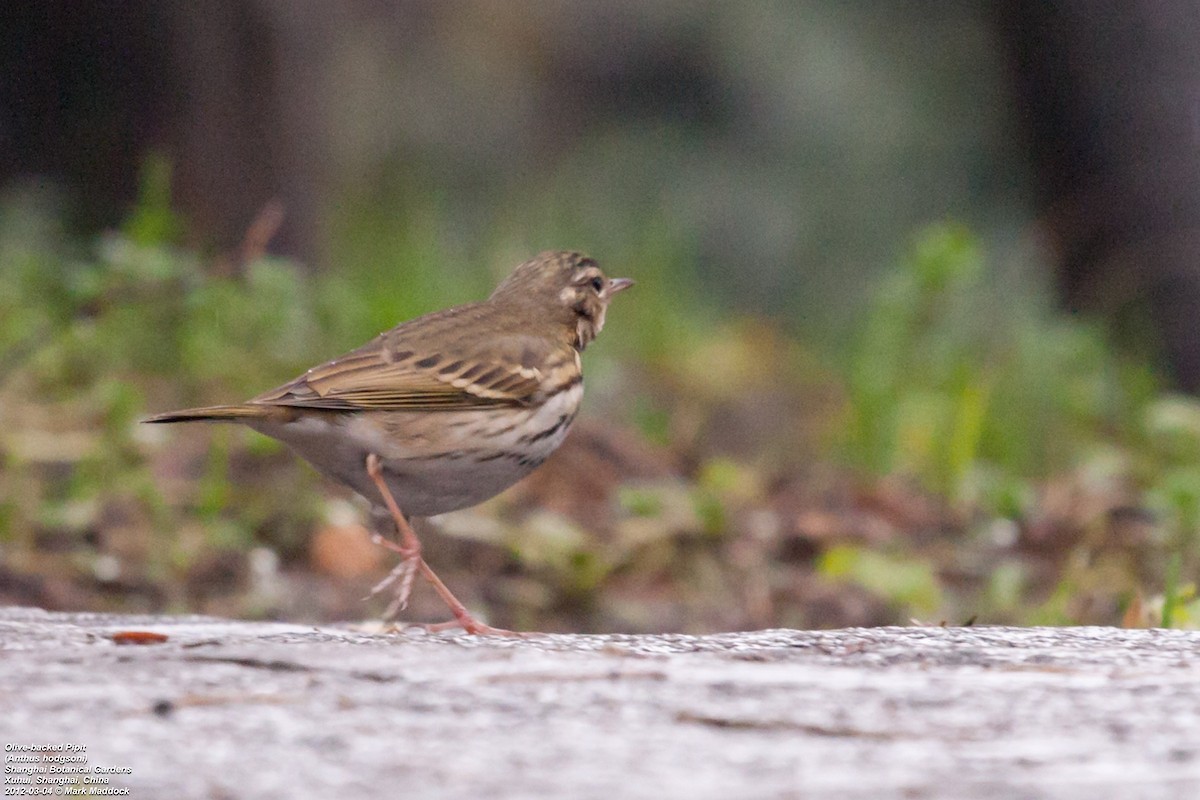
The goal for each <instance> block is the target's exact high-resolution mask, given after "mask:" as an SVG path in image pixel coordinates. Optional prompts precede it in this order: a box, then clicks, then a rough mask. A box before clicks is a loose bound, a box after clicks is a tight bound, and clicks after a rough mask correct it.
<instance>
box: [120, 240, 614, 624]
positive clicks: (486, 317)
mask: <svg viewBox="0 0 1200 800" xmlns="http://www.w3.org/2000/svg"><path fill="white" fill-rule="evenodd" d="M632 285H633V281H632V280H630V279H629V278H609V277H607V276H606V275H605V274H604V272H603V271H602V270H601V269H600V266H599V264H597V262H596V261H595V260H594V259H592V258H590V257H588V256H586V255H584V254H582V253H578V252H567V251H553V252H552V251H547V252H544V253H541V254H539V255H537V256H535V257H533V258H531V259H529V260H527V261H525V262H523V263H521V264H519V265H518V266H517V267H516V268H515V269H514V270H513V271H512V273H511V274H510V275H509V276H508V277H507V278H505V279H504V280H503V281H501V282H500V284H499V285H498V286H496V288H495V290H494V291H493V292H492V293H491V295H490V296H489V297H488V298H487V299H486V300H483V301H479V302H474V303H467V304H465V305H460V306H455V307H452V308H448V309H445V310H442V311H435V312H433V313H430V314H426V315H424V316H420V317H417V318H415V319H411V320H409V321H407V322H402V323H400V324H399V325H397V326H396V327H394V328H392V329H391V330H388V331H385V332H383V333H381V334H379V335H378V336H377V337H375V338H374V339H372V340H371V341H369V342H367V343H366V344H364V345H363V346H362V347H359V348H357V349H355V350H351V351H350V352H348V353H346V354H344V355H341V356H338V357H337V358H334V359H332V360H331V361H327V362H325V363H323V364H320V365H318V366H315V367H313V368H311V369H309V370H308V371H306V372H305V373H304V374H303V375H300V376H299V377H297V378H295V379H293V380H290V381H288V382H287V383H285V384H283V385H282V386H279V387H277V388H275V389H271V390H270V391H267V392H264V393H263V394H260V395H258V396H257V397H254V398H252V399H250V400H247V401H246V402H244V403H237V404H232V405H217V406H208V407H204V408H189V409H182V410H178V411H169V412H166V413H162V414H157V415H155V416H152V417H149V418H148V419H145V420H143V422H147V423H172V422H212V421H216V422H235V423H241V424H243V425H246V426H247V427H249V428H252V429H253V430H256V431H258V432H259V433H262V434H265V435H267V436H270V437H272V438H274V439H278V440H279V441H281V442H283V443H284V444H286V445H288V446H289V447H290V448H291V449H292V450H293V451H294V452H295V453H296V454H297V455H299V456H300V457H301V458H303V459H304V460H306V461H308V462H309V463H310V464H312V466H313V467H315V468H316V470H317V471H318V472H320V473H321V474H323V475H325V476H326V477H328V478H330V479H332V480H334V481H336V482H339V483H342V484H344V485H346V486H349V487H350V488H351V489H353V490H354V491H355V492H357V493H358V494H360V495H362V496H363V497H364V498H366V500H367V501H368V502H369V504H370V507H371V511H370V518H371V526H372V529H373V531H374V532H373V534H372V538H373V539H374V541H375V542H376V543H378V544H380V545H382V546H384V547H387V548H388V549H390V550H393V551H395V552H396V553H398V554H399V556H400V561H399V563H398V564H397V566H396V568H395V569H394V570H392V572H391V574H389V575H388V577H387V578H385V579H384V580H383V581H381V582H380V583H379V584H378V585H377V586H376V587H375V588H374V589H373V590H372V594H374V593H376V592H379V591H381V590H383V589H384V588H387V587H388V586H391V587H392V588H393V589H394V592H395V599H394V600H393V602H392V604H391V606H389V609H388V612H387V616H391V615H393V614H394V613H395V612H396V611H398V610H400V609H403V608H404V607H406V605H407V602H408V597H409V593H410V591H411V588H412V584H413V580H414V577H415V576H416V575H417V574H420V575H422V576H423V577H424V578H425V579H426V580H427V581H428V582H429V583H430V584H431V585H432V586H433V588H434V589H435V590H436V591H437V593H438V595H439V596H440V597H441V598H442V600H443V601H444V602H445V603H446V605H447V606H448V607H449V609H450V611H451V613H452V614H453V617H454V619H453V620H452V621H449V622H445V623H438V624H436V625H428V626H426V627H427V628H429V629H432V630H443V629H449V628H453V627H461V628H462V629H463V630H464V631H466V632H467V633H468V634H507V633H511V632H510V631H505V630H502V629H500V628H494V627H492V626H490V625H487V624H485V623H483V622H481V621H480V620H478V619H477V618H475V617H474V616H473V615H471V613H470V612H469V611H468V610H467V609H466V607H465V606H464V605H463V604H462V603H461V602H460V601H459V600H458V599H457V598H456V597H455V596H454V594H453V593H452V592H451V591H450V590H449V589H448V588H447V587H446V585H445V584H444V583H443V582H442V581H441V579H440V578H438V576H437V575H436V573H434V571H433V570H432V569H431V568H430V567H429V565H428V564H427V563H426V562H425V560H424V558H423V557H422V555H421V543H420V540H419V539H418V538H417V536H416V534H415V533H414V532H413V530H412V526H411V525H410V523H409V520H410V518H412V517H431V516H436V515H438V514H444V513H446V512H449V511H456V510H458V509H462V508H467V507H470V506H473V505H476V504H478V503H481V502H483V501H484V500H487V499H488V498H490V497H492V496H494V495H496V494H499V493H500V492H502V491H503V490H504V489H507V488H508V487H509V486H511V485H513V484H514V483H516V482H517V481H519V480H520V479H521V478H523V477H525V476H526V475H528V474H529V473H530V472H532V471H533V470H534V469H536V468H537V467H538V466H540V465H541V464H542V462H544V461H545V460H546V458H548V457H549V456H550V454H551V453H552V452H554V450H555V449H557V448H558V446H559V445H560V444H562V442H563V440H564V438H565V437H566V435H567V432H568V431H569V430H570V428H571V424H572V423H573V422H574V421H575V417H576V415H577V414H578V412H579V407H580V403H581V402H582V399H583V369H582V363H581V361H580V353H581V352H582V351H583V350H584V348H586V347H587V346H588V344H590V343H591V342H592V341H593V340H594V339H595V338H596V335H597V334H599V333H600V331H601V329H602V328H603V327H604V321H605V315H606V312H607V310H608V306H609V303H610V301H611V300H612V298H613V297H614V296H615V295H616V294H617V293H619V292H622V291H624V290H625V289H628V288H629V287H630V286H632ZM397 538H398V541H395V539H397Z"/></svg>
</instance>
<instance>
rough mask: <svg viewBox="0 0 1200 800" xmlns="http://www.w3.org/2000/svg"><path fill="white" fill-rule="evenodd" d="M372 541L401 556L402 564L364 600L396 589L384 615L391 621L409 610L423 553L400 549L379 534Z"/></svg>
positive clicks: (374, 535) (373, 536) (404, 548)
mask: <svg viewBox="0 0 1200 800" xmlns="http://www.w3.org/2000/svg"><path fill="white" fill-rule="evenodd" d="M371 541H373V542H374V543H375V544H377V545H380V546H381V547H386V548H387V549H389V550H391V551H393V552H396V553H399V554H400V555H401V559H400V563H399V564H397V565H396V566H395V567H393V568H392V571H391V572H389V573H388V574H387V575H386V576H385V577H384V579H383V580H381V581H380V582H379V583H377V584H375V585H374V586H373V587H372V588H371V592H370V594H368V595H367V596H366V597H364V598H363V599H364V600H369V599H371V598H372V597H374V596H375V595H377V594H379V593H380V592H383V591H385V590H387V589H388V588H394V591H395V594H394V595H393V597H392V601H391V602H390V603H389V604H388V607H387V610H386V611H385V612H384V614H383V618H384V619H391V618H392V617H394V616H395V615H396V614H397V613H398V612H400V611H403V610H404V609H406V608H408V598H409V596H410V595H411V594H412V587H413V580H414V579H415V578H416V577H417V572H419V571H420V569H421V563H422V561H421V553H420V551H417V552H415V553H414V552H413V551H412V550H410V549H409V548H407V547H400V546H398V545H396V544H395V543H394V542H390V541H388V540H387V539H385V538H383V537H382V536H380V535H379V534H377V533H376V534H372V536H371Z"/></svg>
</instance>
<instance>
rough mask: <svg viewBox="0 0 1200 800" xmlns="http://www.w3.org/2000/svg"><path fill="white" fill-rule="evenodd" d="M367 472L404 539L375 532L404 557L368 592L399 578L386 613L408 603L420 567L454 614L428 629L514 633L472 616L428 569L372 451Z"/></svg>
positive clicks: (379, 540)
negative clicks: (393, 596)
mask: <svg viewBox="0 0 1200 800" xmlns="http://www.w3.org/2000/svg"><path fill="white" fill-rule="evenodd" d="M367 475H368V476H369V477H370V478H371V480H372V481H373V482H374V483H375V486H376V488H378V489H379V494H380V496H381V497H382V498H383V503H384V505H385V506H386V507H387V510H388V513H389V514H391V515H392V519H393V520H394V521H395V523H396V530H397V531H398V532H399V533H400V538H401V540H402V541H403V545H398V544H395V543H394V542H389V541H388V540H387V539H384V538H383V537H382V536H379V535H378V534H376V535H375V536H376V541H377V542H378V543H379V544H382V545H383V546H384V547H387V548H388V549H389V550H393V551H395V552H397V553H399V554H400V556H401V558H402V559H403V560H402V561H401V562H400V563H399V564H398V565H397V566H396V568H395V569H394V570H392V572H391V574H389V575H388V576H387V577H386V578H384V579H383V580H382V581H381V582H380V583H379V584H378V585H376V587H375V588H374V589H373V590H372V591H371V594H375V593H377V592H379V591H382V590H383V589H385V588H387V587H388V586H390V585H392V584H394V583H396V582H397V581H399V582H400V586H399V588H398V589H397V591H396V599H395V600H393V601H392V604H391V605H390V606H389V607H388V616H391V614H393V613H395V612H396V611H398V610H400V609H402V608H404V606H405V605H407V603H408V595H409V593H410V592H411V591H412V581H413V576H414V575H415V574H416V573H417V572H418V571H419V572H420V573H421V575H422V576H423V577H424V578H425V580H427V581H429V583H430V585H432V586H433V588H434V590H435V591H436V592H437V593H438V596H439V597H441V598H442V602H444V603H445V604H446V605H447V606H449V608H450V613H452V614H453V615H454V621H453V622H446V623H440V624H438V625H430V626H427V629H428V630H443V629H445V628H447V627H453V626H456V625H457V626H459V627H461V628H462V629H463V630H464V631H466V632H467V633H475V634H506V635H514V634H513V632H512V631H506V630H504V629H503V628H493V627H492V626H491V625H486V624H484V623H482V622H480V621H479V620H477V619H475V618H474V617H473V616H471V613H470V612H469V611H467V607H466V606H464V605H463V604H462V603H461V602H460V601H459V599H458V598H457V597H455V596H454V593H453V592H451V591H450V589H449V588H448V587H447V586H446V584H444V583H442V579H441V578H439V577H438V576H437V574H436V573H435V572H434V571H433V570H432V569H430V567H429V565H428V564H426V563H425V559H423V558H421V540H420V539H418V538H417V535H416V534H415V533H413V529H412V527H411V526H410V525H409V524H408V520H406V519H405V518H404V514H402V513H400V506H398V505H397V504H396V498H395V497H393V496H392V491H391V489H389V488H388V485H387V483H386V482H385V481H384V480H383V469H382V467H381V466H380V463H379V456H377V455H375V454H374V453H371V454H370V455H368V456H367Z"/></svg>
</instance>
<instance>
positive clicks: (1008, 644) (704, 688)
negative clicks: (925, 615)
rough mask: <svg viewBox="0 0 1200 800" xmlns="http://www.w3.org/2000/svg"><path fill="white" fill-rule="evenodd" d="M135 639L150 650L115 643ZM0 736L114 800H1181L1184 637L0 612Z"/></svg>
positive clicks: (1190, 742) (1190, 751)
mask: <svg viewBox="0 0 1200 800" xmlns="http://www.w3.org/2000/svg"><path fill="white" fill-rule="evenodd" d="M147 630H148V631H157V632H161V633H165V634H167V635H168V636H169V639H168V641H167V642H166V643H163V644H155V645H124V646H118V645H117V644H115V643H114V642H113V640H112V634H113V633H115V632H120V631H147ZM0 739H2V740H3V742H4V744H5V745H9V744H33V745H38V746H41V745H46V744H68V743H70V744H80V745H84V746H86V764H87V766H88V767H89V768H94V767H97V766H102V767H105V766H116V767H125V768H128V769H129V770H130V771H131V772H130V774H124V775H114V776H111V777H110V781H111V782H110V784H109V786H110V787H122V786H123V787H128V789H129V793H128V795H127V796H129V797H136V798H161V797H171V798H285V797H286V798H309V797H334V796H338V797H371V796H379V797H461V798H484V797H487V798H491V797H535V796H559V797H572V798H601V797H604V798H608V797H646V798H650V797H655V798H658V797H688V798H693V797H695V798H706V797H722V798H728V797H737V798H742V797H795V798H814V797H837V798H884V797H904V798H926V797H928V798H961V797H987V798H1042V797H1047V798H1074V797H1078V798H1089V799H1090V798H1095V797H1106V798H1110V797H1130V798H1157V797H1162V798H1183V797H1195V796H1200V633H1194V632H1184V631H1164V630H1152V631H1142V630H1118V629H1109V628H1065V629H1050V628H1032V629H1020V628H987V627H978V628H916V627H914V628H880V629H870V630H866V629H864V630H840V631H817V632H804V631H790V630H773V631H760V632H756V633H736V634H723V635H716V636H701V637H692V636H563V635H553V636H552V635H546V636H538V637H534V638H529V639H498V638H489V639H476V638H467V637H462V636H451V635H429V634H423V633H421V634H418V633H413V634H402V635H388V636H383V635H379V636H376V635H367V634H363V633H356V632H354V631H351V630H348V629H341V628H313V627H306V626H298V625H280V624H261V623H244V622H232V621H225V620H219V619H211V618H203V617H117V616H105V615H92V614H87V615H85V614H73V615H68V614H49V613H46V612H43V611H38V610H33V609H21V608H14V609H0ZM14 752H16V751H13V750H11V749H7V748H6V753H5V755H6V758H8V757H11V756H12V755H13V754H14ZM25 755H26V756H28V755H29V754H28V753H25ZM38 757H40V756H38ZM6 766H12V762H11V761H10V762H9V763H8V764H7V765H6ZM5 777H6V779H11V777H12V775H11V774H8V775H6V776H5ZM13 786H14V784H9V785H7V786H6V789H8V788H12V787H13Z"/></svg>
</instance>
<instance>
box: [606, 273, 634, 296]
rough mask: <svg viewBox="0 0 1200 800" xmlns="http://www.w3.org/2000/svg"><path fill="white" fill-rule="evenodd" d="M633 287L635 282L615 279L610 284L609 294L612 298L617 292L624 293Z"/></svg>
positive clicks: (627, 279)
mask: <svg viewBox="0 0 1200 800" xmlns="http://www.w3.org/2000/svg"><path fill="white" fill-rule="evenodd" d="M630 286H633V281H632V280H630V279H629V278H613V279H612V280H611V281H609V282H608V294H609V296H610V297H611V296H612V295H614V294H616V293H617V292H623V291H625V290H626V289H628V288H629V287H630Z"/></svg>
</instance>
